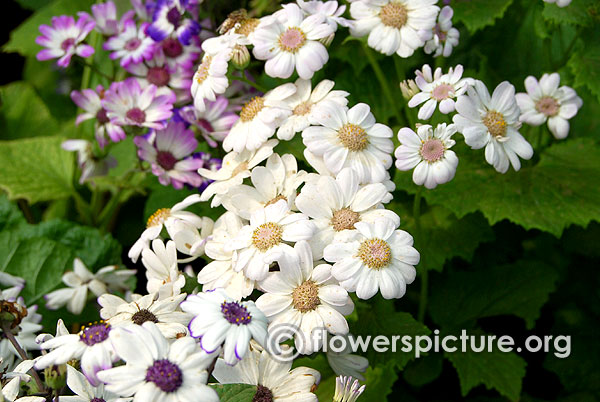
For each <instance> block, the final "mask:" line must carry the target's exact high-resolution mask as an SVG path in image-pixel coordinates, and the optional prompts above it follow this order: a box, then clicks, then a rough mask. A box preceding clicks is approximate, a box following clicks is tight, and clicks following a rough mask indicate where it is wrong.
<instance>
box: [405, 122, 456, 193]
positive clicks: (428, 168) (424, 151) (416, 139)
mask: <svg viewBox="0 0 600 402" xmlns="http://www.w3.org/2000/svg"><path fill="white" fill-rule="evenodd" d="M455 133H456V126H455V125H454V124H450V125H448V126H446V123H441V124H438V126H437V127H436V128H435V129H434V128H433V127H431V126H430V125H428V124H424V125H421V126H419V127H418V128H417V132H416V133H415V132H414V131H413V130H411V129H410V128H408V127H404V128H402V129H400V131H398V140H400V144H401V145H400V146H399V147H398V148H396V153H395V156H396V167H397V168H398V169H399V170H410V169H413V168H414V169H415V170H414V171H413V181H414V182H415V184H417V185H419V186H421V185H425V187H427V188H429V189H431V188H435V187H436V186H437V185H438V184H443V183H447V182H449V181H450V180H452V179H453V178H454V174H455V173H456V167H457V166H458V157H457V156H456V154H455V153H454V151H451V150H450V148H452V147H453V146H454V144H455V143H456V142H455V141H454V140H453V139H452V136H453V135H454V134H455Z"/></svg>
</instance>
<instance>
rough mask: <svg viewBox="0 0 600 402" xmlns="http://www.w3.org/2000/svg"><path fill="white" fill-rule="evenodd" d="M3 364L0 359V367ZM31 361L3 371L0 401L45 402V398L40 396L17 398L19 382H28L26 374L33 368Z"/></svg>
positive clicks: (29, 379) (29, 377) (28, 378)
mask: <svg viewBox="0 0 600 402" xmlns="http://www.w3.org/2000/svg"><path fill="white" fill-rule="evenodd" d="M4 363H5V362H4V361H3V360H2V358H0V367H5V364H4ZM33 363H34V361H33V360H23V361H22V362H21V363H19V364H18V365H17V366H16V367H15V368H14V369H13V370H12V371H8V372H6V371H5V370H3V373H2V380H3V381H2V382H0V401H3V402H4V401H6V402H45V401H46V398H44V397H40V396H24V397H22V398H18V396H19V391H20V390H21V382H30V381H31V376H30V375H29V374H27V372H28V371H29V370H31V369H32V367H33Z"/></svg>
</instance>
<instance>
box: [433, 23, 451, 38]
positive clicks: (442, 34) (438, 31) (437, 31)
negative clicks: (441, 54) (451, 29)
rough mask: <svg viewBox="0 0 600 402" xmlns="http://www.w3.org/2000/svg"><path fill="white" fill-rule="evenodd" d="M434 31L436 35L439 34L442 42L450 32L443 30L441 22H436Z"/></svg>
mask: <svg viewBox="0 0 600 402" xmlns="http://www.w3.org/2000/svg"><path fill="white" fill-rule="evenodd" d="M433 33H434V35H437V36H438V38H440V41H442V42H443V41H445V40H446V35H447V34H448V32H446V31H442V27H441V26H440V24H435V27H433Z"/></svg>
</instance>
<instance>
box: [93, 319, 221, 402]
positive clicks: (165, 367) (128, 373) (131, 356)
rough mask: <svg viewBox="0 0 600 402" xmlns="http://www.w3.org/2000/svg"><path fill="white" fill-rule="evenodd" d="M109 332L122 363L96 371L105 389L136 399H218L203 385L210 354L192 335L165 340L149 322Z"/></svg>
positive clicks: (160, 401)
mask: <svg viewBox="0 0 600 402" xmlns="http://www.w3.org/2000/svg"><path fill="white" fill-rule="evenodd" d="M111 332H112V333H111V334H110V342H111V343H112V344H113V345H114V349H115V351H116V353H117V355H118V356H119V357H120V358H121V359H122V360H123V361H124V362H125V365H123V366H119V367H115V368H111V369H108V370H104V371H101V372H100V373H98V376H99V377H100V378H101V379H102V382H104V383H105V384H106V389H107V390H108V391H110V392H113V393H115V394H118V395H123V396H125V395H126V396H134V401H139V402H142V401H153V402H185V401H206V402H218V401H219V397H218V396H217V393H216V392H215V391H214V390H213V389H211V388H210V387H208V386H207V385H206V382H207V381H208V377H209V374H208V371H207V369H208V367H209V366H210V364H211V363H212V361H213V359H214V357H213V356H210V355H208V354H206V353H204V352H203V351H202V350H200V349H199V348H198V346H197V344H196V342H194V340H193V339H192V338H190V337H183V338H180V339H177V340H175V341H174V342H173V343H169V342H168V341H167V339H166V338H165V337H164V336H163V335H162V334H161V332H160V331H159V329H158V328H157V327H156V325H155V324H154V323H153V322H145V323H144V324H142V325H141V326H140V325H133V326H130V327H127V328H115V329H114V330H113V331H111Z"/></svg>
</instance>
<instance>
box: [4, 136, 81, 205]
mask: <svg viewBox="0 0 600 402" xmlns="http://www.w3.org/2000/svg"><path fill="white" fill-rule="evenodd" d="M63 141H64V138H61V137H37V138H27V139H22V140H14V141H1V142H0V154H1V155H2V164H0V188H2V189H4V190H6V191H7V192H8V196H9V198H10V199H16V198H24V199H26V200H28V201H29V202H30V203H32V204H33V203H36V202H39V201H49V200H56V199H61V198H65V197H68V196H69V195H71V194H72V193H73V183H72V180H73V173H74V160H73V158H74V154H73V153H72V152H67V151H64V150H63V149H62V148H61V147H60V145H61V144H62V142H63Z"/></svg>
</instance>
